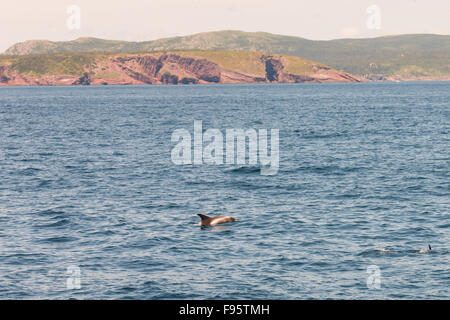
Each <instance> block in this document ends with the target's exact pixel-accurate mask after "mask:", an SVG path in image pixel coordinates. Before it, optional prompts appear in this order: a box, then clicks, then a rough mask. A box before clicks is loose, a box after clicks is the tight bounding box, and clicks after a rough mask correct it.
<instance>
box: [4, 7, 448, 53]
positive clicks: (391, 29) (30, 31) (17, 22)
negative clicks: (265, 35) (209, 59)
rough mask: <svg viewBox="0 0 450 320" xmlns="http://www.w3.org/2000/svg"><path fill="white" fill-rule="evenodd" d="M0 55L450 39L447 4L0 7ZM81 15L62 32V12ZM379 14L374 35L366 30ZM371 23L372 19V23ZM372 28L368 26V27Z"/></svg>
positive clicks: (65, 15)
mask: <svg viewBox="0 0 450 320" xmlns="http://www.w3.org/2000/svg"><path fill="white" fill-rule="evenodd" d="M0 1H1V2H0V11H1V12H2V18H1V20H0V24H1V25H0V52H3V51H4V50H6V49H7V48H8V47H9V46H11V45H12V44H14V43H16V42H19V41H24V40H31V39H48V40H54V41H55V40H72V39H75V38H78V37H85V36H93V37H100V38H106V39H117V40H130V41H143V40H152V39H157V38H161V37H170V36H177V35H187V34H192V33H198V32H204V31H215V30H224V29H227V30H228V29H234V30H244V31H266V32H271V33H278V34H285V35H294V36H300V37H305V38H308V39H314V40H319V39H335V38H343V37H347V38H348V37H354V38H359V37H374V36H381V35H390V34H404V33H439V34H450V0H126V1H122V0H121V1H115V0H70V1H67V0H39V1H33V0H13V1H12V0H0ZM70 5H77V6H78V7H79V8H80V11H81V13H80V17H81V19H80V22H81V23H80V29H73V30H71V29H69V27H68V26H67V20H68V19H69V16H70V14H68V13H67V8H68V7H69V6H70ZM371 5H376V6H377V8H379V9H380V16H379V17H380V18H381V19H378V20H376V21H378V22H380V23H379V24H378V25H377V26H379V29H377V28H373V27H372V28H369V27H368V25H367V21H368V19H371V16H372V15H373V11H372V13H367V12H366V11H367V8H368V7H369V6H371ZM372 18H373V16H372ZM372 26H373V24H372Z"/></svg>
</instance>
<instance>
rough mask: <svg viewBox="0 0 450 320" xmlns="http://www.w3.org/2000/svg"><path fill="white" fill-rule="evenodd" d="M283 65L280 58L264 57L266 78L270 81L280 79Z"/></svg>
mask: <svg viewBox="0 0 450 320" xmlns="http://www.w3.org/2000/svg"><path fill="white" fill-rule="evenodd" d="M283 69H284V65H283V63H282V62H281V61H280V60H277V59H274V58H272V57H267V58H266V79H267V80H269V81H270V82H275V81H278V80H280V77H281V75H282V73H283Z"/></svg>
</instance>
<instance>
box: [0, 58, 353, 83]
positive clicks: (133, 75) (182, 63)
mask: <svg viewBox="0 0 450 320" xmlns="http://www.w3.org/2000/svg"><path fill="white" fill-rule="evenodd" d="M256 59H259V60H255V61H252V62H253V63H254V62H256V63H261V64H263V66H264V67H265V73H263V74H261V73H259V74H256V75H255V74H248V73H246V72H244V71H241V70H228V69H224V68H223V67H221V66H220V65H219V64H217V63H215V62H213V61H210V60H207V59H204V58H197V57H195V56H193V57H188V56H182V55H180V54H176V53H164V54H160V55H156V54H152V53H149V54H123V55H112V56H109V57H106V58H100V59H99V60H96V62H95V63H93V64H91V65H87V66H85V67H84V69H85V72H84V74H83V75H82V76H81V77H79V76H73V75H63V74H50V75H41V76H31V75H30V74H31V73H30V74H28V73H27V74H21V73H19V72H18V71H16V70H13V69H10V68H9V67H8V65H6V66H2V65H0V85H70V84H72V85H105V84H199V83H200V84H202V83H264V82H276V83H283V82H286V83H298V82H359V81H362V79H360V78H358V77H355V76H353V75H351V74H348V73H345V72H339V71H336V70H334V69H331V68H329V67H326V66H323V65H319V64H315V63H312V62H311V64H310V67H311V70H312V71H311V72H309V73H308V74H303V75H299V74H291V73H288V72H286V71H285V70H286V69H288V68H287V67H286V65H285V63H286V62H287V61H289V60H287V59H286V58H285V57H283V56H282V55H264V54H262V55H261V56H259V58H258V57H257V58H256ZM236 65H237V66H239V63H236ZM244 69H245V68H244Z"/></svg>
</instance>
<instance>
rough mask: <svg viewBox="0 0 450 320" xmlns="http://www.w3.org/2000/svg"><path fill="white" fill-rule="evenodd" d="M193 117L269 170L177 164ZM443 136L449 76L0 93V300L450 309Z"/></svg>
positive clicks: (447, 165)
mask: <svg viewBox="0 0 450 320" xmlns="http://www.w3.org/2000/svg"><path fill="white" fill-rule="evenodd" d="M194 120H202V121H203V128H204V130H205V129H208V128H217V129H219V130H221V131H222V132H225V129H227V128H244V129H248V128H254V129H258V128H265V129H271V128H276V129H279V132H280V133H279V135H280V167H279V171H278V174H276V175H273V176H264V175H261V174H260V168H259V167H258V166H254V165H244V166H236V167H233V166H225V165H223V166H216V165H185V166H179V165H175V164H173V163H172V161H171V150H172V148H173V147H174V145H175V143H173V142H171V135H172V133H173V131H174V130H176V129H179V128H184V129H187V130H189V131H190V132H193V122H194ZM449 134H450V83H448V82H447V83H445V82H442V83H437V82H430V83H365V84H296V85H278V84H277V85H275V84H274V85H199V86H102V87H24V88H21V87H4V88H0V298H2V299H325V298H331V299H436V298H443V299H449V298H450V293H449V288H450V268H449V266H450V251H449V244H450V232H449V231H450V219H449V218H450V215H449V213H450V170H449V169H450V153H449V150H450V135H449ZM197 213H203V214H206V215H211V216H215V215H230V216H233V217H235V218H238V219H239V220H240V221H237V222H234V223H230V224H226V225H222V226H217V227H212V228H203V229H202V228H200V227H199V226H198V225H196V224H197V223H198V222H199V218H198V217H197V216H196V214H197ZM428 244H431V246H432V249H433V250H432V251H430V252H428V253H425V254H418V253H417V252H418V251H419V250H420V249H425V248H427V246H428ZM377 248H383V249H386V250H389V252H385V253H379V252H377V251H375V249H377Z"/></svg>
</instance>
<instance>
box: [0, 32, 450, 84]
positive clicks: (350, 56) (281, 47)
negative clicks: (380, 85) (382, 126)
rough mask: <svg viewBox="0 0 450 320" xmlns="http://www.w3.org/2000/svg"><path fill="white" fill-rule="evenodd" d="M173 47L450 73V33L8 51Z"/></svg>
mask: <svg viewBox="0 0 450 320" xmlns="http://www.w3.org/2000/svg"><path fill="white" fill-rule="evenodd" d="M168 50H238V51H261V52H269V53H278V54H285V55H291V56H298V57H302V58H305V59H310V60H314V61H319V62H321V63H324V64H326V65H329V66H331V67H333V68H335V69H338V70H343V71H346V72H349V73H352V74H356V75H362V76H366V77H369V78H370V77H377V76H380V77H382V76H393V75H403V76H406V77H407V76H435V77H439V76H450V36H441V35H426V34H422V35H420V34H419V35H400V36H389V37H379V38H373V39H340V40H330V41H313V40H308V39H304V38H299V37H292V36H282V35H275V34H270V33H265V32H243V31H217V32H207V33H199V34H195V35H190V36H185V37H174V38H165V39H159V40H154V41H145V42H127V41H112V40H102V39H96V38H80V39H77V40H74V41H65V42H64V41H63V42H51V41H26V42H23V43H18V44H16V45H14V46H12V47H11V48H9V49H8V50H7V51H6V53H7V54H15V55H17V54H38V53H40V54H42V53H61V52H150V51H168ZM255 72H257V73H258V72H259V71H258V70H255Z"/></svg>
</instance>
